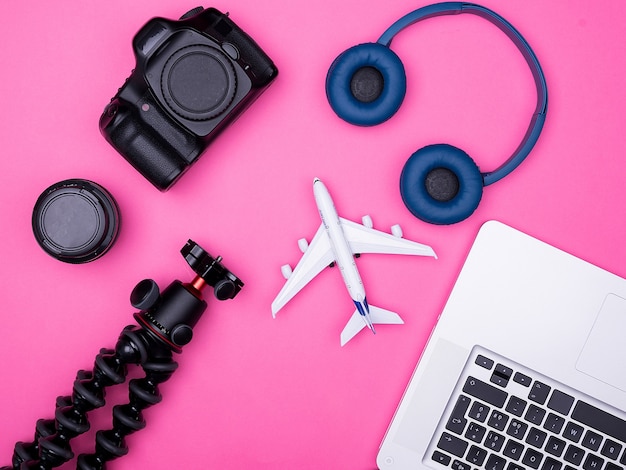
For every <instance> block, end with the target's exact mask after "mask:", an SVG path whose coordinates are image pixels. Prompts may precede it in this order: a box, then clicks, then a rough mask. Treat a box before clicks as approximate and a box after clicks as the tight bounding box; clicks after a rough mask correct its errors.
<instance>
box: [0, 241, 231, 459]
mask: <svg viewBox="0 0 626 470" xmlns="http://www.w3.org/2000/svg"><path fill="white" fill-rule="evenodd" d="M181 254H182V255H183V257H184V258H185V260H186V261H187V263H189V266H191V268H192V269H193V270H194V272H195V273H196V277H195V278H194V279H193V280H192V281H191V282H190V283H184V284H183V283H182V282H180V281H178V280H175V281H174V282H172V283H171V284H170V285H169V286H168V287H167V288H165V289H164V290H163V292H159V287H158V286H157V284H156V283H155V282H154V281H153V280H152V279H145V280H143V281H141V282H139V284H137V286H135V288H134V289H133V291H132V293H131V296H130V301H131V304H132V306H133V307H135V308H136V309H139V312H137V313H135V314H134V318H135V320H136V321H137V324H138V325H130V326H127V327H126V328H124V330H123V331H122V333H121V334H120V336H119V338H118V342H117V344H116V346H115V349H114V350H113V349H102V350H100V354H98V355H97V356H96V360H95V365H94V368H93V370H92V371H91V372H89V371H84V370H81V371H79V372H78V374H77V377H76V381H75V382H74V388H73V391H72V395H71V396H65V397H59V398H57V401H56V411H55V418H54V419H40V420H38V421H37V425H36V427H35V438H34V440H33V441H32V442H28V443H25V442H18V443H17V444H15V449H14V453H13V460H12V466H11V467H2V468H0V470H11V469H21V470H26V469H38V470H47V469H50V468H54V467H59V466H61V465H63V464H64V463H66V462H68V461H70V460H71V459H72V458H73V457H74V453H73V452H72V449H71V446H70V440H71V439H73V438H75V437H76V436H78V435H80V434H83V433H85V432H87V430H89V421H88V419H87V413H88V412H90V411H92V410H94V409H96V408H100V407H102V406H104V404H105V389H106V387H109V386H111V385H115V384H121V383H123V382H124V381H125V378H126V374H127V365H128V364H137V365H139V366H141V368H142V369H143V371H144V372H145V377H143V378H139V379H132V380H131V381H130V382H129V384H128V389H129V394H128V395H129V402H128V403H127V404H125V405H116V406H114V407H113V427H112V428H111V429H109V430H106V431H103V430H100V431H98V432H97V433H96V446H95V451H94V453H93V454H81V455H79V457H78V461H77V465H76V468H77V469H80V470H97V469H104V468H105V464H106V462H108V461H110V460H113V459H116V458H118V457H121V456H123V455H126V454H127V453H128V447H126V444H125V436H127V435H129V434H131V433H133V432H135V431H138V430H140V429H142V428H144V427H145V425H146V423H145V420H144V419H143V416H142V410H144V409H145V408H148V407H149V406H152V405H154V404H156V403H158V402H160V401H161V395H160V393H159V388H158V385H159V384H160V383H162V382H165V381H166V380H168V379H169V378H170V376H171V375H172V374H173V373H174V371H175V370H176V368H177V367H178V364H177V363H176V362H175V361H174V360H173V359H172V353H173V352H176V353H180V352H181V351H182V347H183V346H185V345H186V344H188V343H189V342H190V341H191V338H192V335H193V327H194V326H195V325H196V323H197V322H198V320H199V319H200V317H201V316H202V314H203V313H204V311H205V310H206V307H207V304H206V302H205V301H204V300H203V299H202V290H203V289H204V288H205V287H206V286H207V285H208V286H211V287H213V293H214V295H215V297H216V298H217V299H219V300H226V299H232V298H234V297H235V296H236V295H237V294H238V293H239V291H240V290H241V288H242V287H243V283H242V282H241V280H239V279H238V278H237V277H236V276H235V275H234V274H232V273H231V272H230V271H228V270H227V269H226V268H225V267H224V266H223V265H222V264H221V260H222V259H221V257H218V258H217V259H214V258H213V257H211V255H209V254H208V253H207V252H206V251H204V250H203V249H202V248H201V247H200V246H199V245H198V244H196V243H195V242H193V241H191V240H189V241H188V242H187V244H186V245H185V246H184V247H183V248H182V250H181Z"/></svg>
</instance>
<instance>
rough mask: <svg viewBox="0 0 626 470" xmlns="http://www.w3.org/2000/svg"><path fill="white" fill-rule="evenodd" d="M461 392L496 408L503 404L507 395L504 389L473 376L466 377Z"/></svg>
mask: <svg viewBox="0 0 626 470" xmlns="http://www.w3.org/2000/svg"><path fill="white" fill-rule="evenodd" d="M463 392H465V393H467V394H469V395H472V396H473V397H475V398H478V399H479V400H481V401H484V402H487V403H489V404H490V405H493V406H496V407H498V408H502V407H503V406H504V403H505V402H506V399H507V397H508V393H506V392H505V391H504V390H501V389H499V388H496V387H494V386H493V385H489V384H488V383H485V382H482V381H481V380H478V379H476V378H474V377H468V378H467V380H466V381H465V385H464V386H463Z"/></svg>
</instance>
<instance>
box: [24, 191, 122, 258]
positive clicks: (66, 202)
mask: <svg viewBox="0 0 626 470" xmlns="http://www.w3.org/2000/svg"><path fill="white" fill-rule="evenodd" d="M119 221H120V216H119V210H118V208H117V203H116V202H115V200H114V199H113V196H111V195H110V194H109V193H108V191H106V190H105V189H104V188H103V187H102V186H100V185H98V184H96V183H93V182H92V181H87V180H82V179H70V180H65V181H61V182H59V183H56V184H53V185H52V186H50V187H49V188H47V189H46V190H45V191H44V192H43V193H42V194H41V196H39V199H38V200H37V203H36V204H35V208H34V210H33V218H32V224H33V232H34V234H35V238H36V239H37V242H38V243H39V245H40V246H41V247H42V248H43V249H44V251H45V252H46V253H48V254H49V255H50V256H53V257H54V258H56V259H58V260H60V261H64V262H66V263H86V262H88V261H93V260H95V259H97V258H99V257H100V256H102V255H103V254H104V253H106V252H107V251H108V250H109V248H111V246H113V243H114V242H115V239H116V238H117V233H118V230H119Z"/></svg>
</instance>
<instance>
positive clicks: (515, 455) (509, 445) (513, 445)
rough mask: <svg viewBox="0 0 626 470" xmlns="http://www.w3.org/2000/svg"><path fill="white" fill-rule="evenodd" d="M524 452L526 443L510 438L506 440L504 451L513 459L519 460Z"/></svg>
mask: <svg viewBox="0 0 626 470" xmlns="http://www.w3.org/2000/svg"><path fill="white" fill-rule="evenodd" d="M523 452H524V444H521V443H519V442H517V441H514V440H513V439H509V440H508V441H506V445H505V446H504V450H503V451H502V453H503V454H504V455H505V456H506V457H508V458H510V459H513V460H519V459H520V457H521V456H522V453H523Z"/></svg>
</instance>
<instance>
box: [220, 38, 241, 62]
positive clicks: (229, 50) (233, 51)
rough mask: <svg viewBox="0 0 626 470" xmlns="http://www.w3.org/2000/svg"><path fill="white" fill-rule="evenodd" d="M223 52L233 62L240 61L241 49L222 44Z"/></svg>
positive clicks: (229, 44) (227, 43)
mask: <svg viewBox="0 0 626 470" xmlns="http://www.w3.org/2000/svg"><path fill="white" fill-rule="evenodd" d="M222 50H223V51H224V52H225V53H226V55H227V56H228V57H230V58H231V59H233V60H239V49H237V47H235V46H234V45H233V44H231V43H229V42H225V43H223V44H222Z"/></svg>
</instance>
